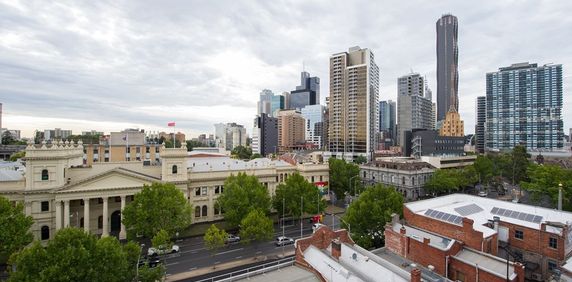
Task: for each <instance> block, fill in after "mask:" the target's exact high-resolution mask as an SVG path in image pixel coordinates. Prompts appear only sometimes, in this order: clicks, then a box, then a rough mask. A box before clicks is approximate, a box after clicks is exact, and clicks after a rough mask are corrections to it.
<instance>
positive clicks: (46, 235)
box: [42, 225, 50, 240]
mask: <svg viewBox="0 0 572 282" xmlns="http://www.w3.org/2000/svg"><path fill="white" fill-rule="evenodd" d="M49 239H50V228H49V227H48V226H46V225H44V226H42V240H49Z"/></svg>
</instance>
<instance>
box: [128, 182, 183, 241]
mask: <svg viewBox="0 0 572 282" xmlns="http://www.w3.org/2000/svg"><path fill="white" fill-rule="evenodd" d="M192 215H193V211H192V207H191V205H190V204H188V203H187V199H186V198H185V196H184V194H183V192H181V191H180V190H179V189H178V188H177V187H176V186H175V185H174V184H171V183H157V182H155V183H153V184H151V185H150V186H149V185H145V186H143V190H141V192H139V193H137V194H136V195H135V200H134V201H133V202H131V203H130V204H128V205H127V206H126V207H125V209H124V210H123V222H124V224H125V227H126V228H127V231H128V232H129V233H130V236H132V235H134V234H141V235H144V236H145V237H147V238H151V237H152V236H154V235H155V234H157V232H159V231H160V230H161V229H164V230H165V231H167V233H169V235H173V234H174V233H175V232H177V231H178V230H181V229H184V228H186V227H188V226H189V225H191V219H192Z"/></svg>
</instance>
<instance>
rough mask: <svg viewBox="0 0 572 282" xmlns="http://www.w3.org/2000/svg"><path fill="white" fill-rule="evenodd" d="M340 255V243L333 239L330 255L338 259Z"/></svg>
mask: <svg viewBox="0 0 572 282" xmlns="http://www.w3.org/2000/svg"><path fill="white" fill-rule="evenodd" d="M341 255H342V244H341V243H340V240H338V239H335V240H333V241H332V257H334V258H336V259H338V260H339V259H340V256H341Z"/></svg>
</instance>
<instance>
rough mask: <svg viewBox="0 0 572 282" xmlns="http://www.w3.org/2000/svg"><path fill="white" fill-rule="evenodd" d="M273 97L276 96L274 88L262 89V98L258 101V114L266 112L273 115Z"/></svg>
mask: <svg viewBox="0 0 572 282" xmlns="http://www.w3.org/2000/svg"><path fill="white" fill-rule="evenodd" d="M272 97H274V93H273V92H272V90H269V89H264V90H262V91H260V100H259V101H258V114H261V113H265V114H269V115H272V112H271V111H272V108H271V105H272Z"/></svg>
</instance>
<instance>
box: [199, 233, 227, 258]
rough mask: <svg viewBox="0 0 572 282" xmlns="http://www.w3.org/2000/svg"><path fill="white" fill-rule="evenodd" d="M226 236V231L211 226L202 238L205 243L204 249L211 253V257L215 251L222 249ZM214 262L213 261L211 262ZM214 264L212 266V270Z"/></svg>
mask: <svg viewBox="0 0 572 282" xmlns="http://www.w3.org/2000/svg"><path fill="white" fill-rule="evenodd" d="M227 236H228V234H227V233H226V231H224V230H222V229H218V227H216V225H214V224H211V226H210V227H209V229H207V232H206V233H205V236H204V237H203V241H204V242H205V247H206V248H207V250H209V251H210V252H211V256H214V255H215V253H216V251H217V250H218V249H220V248H222V247H224V243H225V241H226V237H227ZM213 262H214V261H213ZM214 267H215V264H213V268H214Z"/></svg>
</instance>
